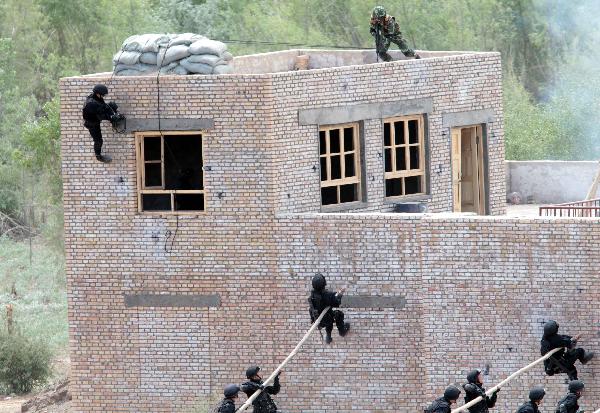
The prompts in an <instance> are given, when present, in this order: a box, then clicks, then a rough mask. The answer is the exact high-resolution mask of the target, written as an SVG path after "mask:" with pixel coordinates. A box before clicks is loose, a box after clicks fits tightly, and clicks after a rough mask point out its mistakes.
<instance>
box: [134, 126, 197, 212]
mask: <svg viewBox="0 0 600 413" xmlns="http://www.w3.org/2000/svg"><path fill="white" fill-rule="evenodd" d="M134 135H135V151H136V168H137V197H138V212H139V213H142V214H149V215H200V214H205V213H206V187H205V184H204V174H203V175H202V187H203V188H204V189H164V186H165V162H164V161H165V158H164V157H165V151H164V149H165V140H164V138H165V136H184V135H198V136H200V141H201V146H202V170H204V141H205V139H204V137H205V134H204V133H202V132H201V131H169V132H161V131H144V132H135V134H134ZM147 137H155V138H160V151H161V156H160V158H161V159H160V161H146V160H145V159H144V138H147ZM148 163H160V164H161V182H162V184H161V187H158V186H153V187H152V186H151V187H146V186H145V182H146V168H145V165H146V164H148ZM143 194H161V195H165V194H170V195H171V210H170V211H146V210H144V209H143V203H142V195H143ZM176 194H202V195H204V198H203V199H204V203H203V209H202V210H194V211H176V210H175V195H176Z"/></svg>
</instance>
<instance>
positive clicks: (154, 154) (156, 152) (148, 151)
mask: <svg viewBox="0 0 600 413" xmlns="http://www.w3.org/2000/svg"><path fill="white" fill-rule="evenodd" d="M161 159H162V151H161V143H160V136H147V137H146V138H144V161H146V162H147V161H160V160H161Z"/></svg>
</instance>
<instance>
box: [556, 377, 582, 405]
mask: <svg viewBox="0 0 600 413" xmlns="http://www.w3.org/2000/svg"><path fill="white" fill-rule="evenodd" d="M583 388H584V384H583V382H581V381H579V380H573V381H571V382H570V383H569V393H567V395H566V396H565V397H563V398H562V399H560V401H559V402H558V406H557V407H556V413H578V412H579V411H580V410H579V403H578V400H579V398H580V397H581V391H582V390H583Z"/></svg>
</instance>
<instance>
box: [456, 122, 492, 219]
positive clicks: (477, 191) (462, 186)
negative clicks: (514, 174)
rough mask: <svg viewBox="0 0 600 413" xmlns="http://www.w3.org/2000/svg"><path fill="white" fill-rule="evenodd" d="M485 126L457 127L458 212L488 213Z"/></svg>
mask: <svg viewBox="0 0 600 413" xmlns="http://www.w3.org/2000/svg"><path fill="white" fill-rule="evenodd" d="M482 134H483V128H482V127H481V126H470V127H465V128H453V129H452V130H451V135H452V194H453V208H454V209H453V210H454V212H475V213H476V214H480V215H484V214H485V206H486V198H485V197H486V194H485V175H484V171H485V168H484V164H483V153H484V152H483V137H482Z"/></svg>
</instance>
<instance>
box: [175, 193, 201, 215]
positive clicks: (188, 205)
mask: <svg viewBox="0 0 600 413" xmlns="http://www.w3.org/2000/svg"><path fill="white" fill-rule="evenodd" d="M203 209H204V194H175V211H202V210H203Z"/></svg>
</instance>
